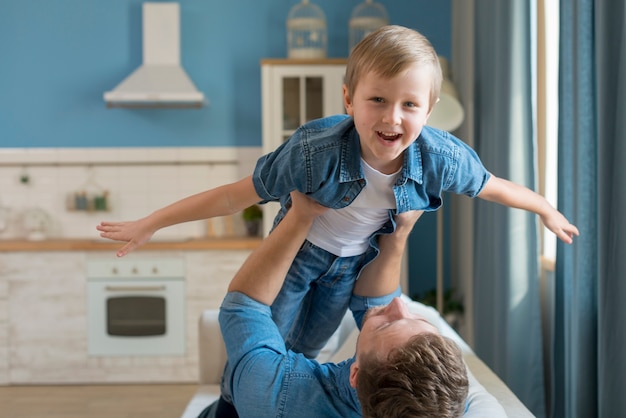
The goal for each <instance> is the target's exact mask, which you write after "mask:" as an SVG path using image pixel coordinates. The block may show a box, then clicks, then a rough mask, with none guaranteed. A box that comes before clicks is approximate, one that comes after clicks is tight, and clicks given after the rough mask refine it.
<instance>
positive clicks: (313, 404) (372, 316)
mask: <svg viewBox="0 0 626 418" xmlns="http://www.w3.org/2000/svg"><path fill="white" fill-rule="evenodd" d="M292 199H293V206H292V208H291V209H290V210H289V212H288V213H287V215H286V216H285V218H284V219H283V220H282V221H281V223H280V224H278V225H277V227H276V228H275V229H274V231H273V232H272V233H271V234H270V235H269V236H268V237H267V238H266V239H265V240H264V241H263V242H262V243H261V245H260V246H259V247H258V248H257V249H256V250H255V251H254V252H253V253H252V254H251V255H250V257H249V258H248V259H247V260H246V261H245V263H244V264H243V265H242V267H241V268H240V270H239V271H238V272H237V274H236V275H235V277H234V278H233V280H232V281H231V283H230V286H229V288H228V293H227V295H226V297H225V298H224V301H223V303H222V306H221V308H220V314H219V322H220V327H221V330H222V334H223V337H224V342H225V345H226V351H227V355H228V364H227V365H226V368H225V372H224V376H223V378H222V379H223V382H222V394H221V397H220V399H219V400H218V401H216V402H215V403H213V404H211V405H209V406H208V407H207V408H206V409H205V410H204V411H203V412H202V413H201V414H200V416H199V418H207V417H210V418H221V417H244V418H245V417H250V418H262V417H289V418H294V417H298V418H307V417H316V418H319V417H342V418H343V417H361V416H362V417H370V418H374V417H380V418H383V417H385V418H394V417H398V418H399V417H439V418H446V417H460V416H462V415H463V414H464V412H468V411H467V410H468V402H467V395H468V389H469V380H468V372H467V369H466V366H465V364H464V362H463V358H462V354H461V351H460V349H459V347H458V346H457V345H456V343H455V342H454V341H452V340H451V339H449V338H446V337H443V336H442V335H441V334H440V333H439V331H438V330H437V328H436V327H435V326H433V325H432V324H431V323H429V322H428V321H427V320H426V319H425V318H424V317H423V316H421V315H418V314H416V313H413V312H411V311H410V310H409V309H408V307H407V305H406V304H405V302H404V301H403V300H402V299H401V298H399V296H400V287H399V282H400V269H401V259H402V256H403V253H404V249H405V246H406V242H407V238H408V235H409V233H410V231H411V230H412V228H413V225H414V223H415V221H416V220H417V219H418V218H419V215H420V213H419V212H417V211H414V212H406V213H403V214H401V215H397V216H396V219H395V221H396V223H397V227H396V230H395V231H394V232H393V233H392V234H388V235H382V236H381V237H380V242H379V247H380V255H379V256H378V257H376V258H375V259H374V260H373V261H372V262H371V263H369V264H368V265H367V266H366V267H365V268H364V269H363V271H362V272H361V275H360V277H359V279H358V280H357V282H356V284H355V286H354V290H353V296H352V299H351V301H350V309H351V311H352V312H353V315H354V318H355V320H356V322H357V324H358V325H359V328H360V334H359V337H358V340H357V342H356V355H355V356H354V357H353V358H351V359H349V360H346V361H343V362H340V363H337V364H335V363H325V364H320V363H318V362H317V361H315V360H310V359H307V358H306V357H304V356H303V355H302V354H298V353H295V352H293V351H290V350H288V349H287V348H286V347H285V343H284V340H283V338H282V337H281V335H280V333H279V331H278V329H277V327H276V325H275V324H274V322H273V320H272V316H271V310H270V306H271V304H272V303H273V301H274V299H275V298H276V296H277V295H278V292H279V291H280V289H281V286H282V285H283V282H284V279H285V277H286V274H287V271H288V269H289V267H290V265H291V262H292V261H293V259H294V257H295V256H296V254H297V253H298V251H299V249H300V246H301V245H302V243H303V242H304V240H305V238H306V236H307V233H308V230H309V228H310V227H311V225H312V223H313V221H314V219H315V218H316V217H317V216H319V215H320V214H321V213H323V212H324V211H325V210H326V208H324V207H323V206H321V205H319V204H317V203H316V202H314V201H313V200H311V199H309V198H307V197H306V196H304V195H302V194H299V193H297V192H294V193H292ZM502 416H505V415H504V411H503V410H502Z"/></svg>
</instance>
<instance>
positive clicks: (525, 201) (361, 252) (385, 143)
mask: <svg viewBox="0 0 626 418" xmlns="http://www.w3.org/2000/svg"><path fill="white" fill-rule="evenodd" d="M441 80H442V74H441V68H440V66H439V60H438V57H437V54H436V52H435V51H434V49H433V48H432V46H431V44H430V43H429V42H428V40H427V39H426V38H425V37H424V36H422V35H421V34H419V33H418V32H416V31H414V30H412V29H407V28H404V27H400V26H385V27H383V28H380V29H379V30H377V31H375V32H373V33H372V34H370V35H369V36H367V37H366V38H365V39H363V40H362V41H361V42H360V43H359V44H358V45H357V46H356V47H355V48H354V50H353V51H352V53H351V54H350V57H349V59H348V64H347V68H346V77H345V84H344V87H343V96H344V104H345V108H346V111H347V115H337V116H332V117H328V118H324V119H320V120H316V121H312V122H309V123H307V124H305V125H303V126H301V127H300V128H299V129H298V130H297V131H296V132H295V133H294V134H293V136H292V137H291V138H290V139H289V140H288V141H287V142H285V143H284V144H283V145H281V146H280V147H278V148H277V149H276V150H275V151H274V152H272V153H269V154H267V155H265V156H263V157H261V158H260V159H259V161H258V162H257V165H256V168H255V170H254V174H253V175H252V176H249V177H246V178H244V179H242V180H240V181H238V182H235V183H232V184H228V185H224V186H220V187H217V188H215V189H212V190H208V191H205V192H203V193H199V194H196V195H193V196H190V197H187V198H185V199H183V200H180V201H178V202H176V203H174V204H172V205H169V206H166V207H165V208H162V209H160V210H157V211H156V212H154V213H152V214H151V215H149V216H147V217H145V218H142V219H139V220H137V221H134V222H121V223H116V222H102V223H101V224H100V225H99V226H98V227H97V229H98V230H99V231H101V234H100V235H101V236H102V237H105V238H110V239H114V240H120V241H127V244H126V245H124V246H123V247H122V248H121V249H120V250H119V252H118V256H123V255H125V254H127V253H128V252H130V251H132V250H133V249H135V248H136V247H138V246H140V245H142V244H144V243H145V242H147V241H148V240H149V239H150V237H151V236H152V235H153V234H154V233H155V232H156V231H157V230H158V229H160V228H163V227H166V226H170V225H174V224H177V223H181V222H187V221H192V220H199V219H206V218H211V217H215V216H224V215H229V214H232V213H235V212H238V211H241V210H243V209H244V208H246V207H248V206H250V205H251V204H253V203H257V202H266V201H270V200H279V201H280V203H281V209H280V211H279V213H278V214H277V216H276V219H275V225H276V224H277V223H278V222H280V221H281V220H282V218H283V217H284V216H285V214H286V212H287V211H288V209H289V207H290V197H289V193H290V192H292V191H293V190H298V191H300V192H302V193H305V194H307V195H308V196H309V197H311V198H313V199H314V200H316V201H317V202H319V203H321V204H322V205H324V206H326V207H329V208H331V209H332V210H328V211H327V212H325V213H324V214H323V215H322V216H320V217H318V218H317V219H316V220H315V222H314V224H313V227H312V228H311V230H310V232H309V234H308V237H307V241H306V242H305V243H304V245H303V246H302V249H301V251H300V253H299V254H298V256H297V257H296V259H295V260H294V262H293V264H292V267H291V269H290V273H289V275H288V277H287V279H286V280H285V283H284V285H283V288H282V290H281V292H280V294H279V296H278V297H277V298H276V300H275V302H274V303H273V304H272V316H273V319H274V321H275V322H276V324H277V326H278V327H279V329H280V332H281V334H282V335H283V337H284V338H285V342H286V344H287V348H288V349H291V350H293V351H295V352H301V353H304V354H305V355H306V356H308V357H315V356H316V355H317V353H318V352H319V350H320V349H321V348H322V347H323V346H324V344H325V342H326V341H327V340H328V338H329V337H330V336H331V335H332V333H333V331H334V330H335V329H336V328H337V326H338V324H339V322H340V321H341V318H342V317H343V314H344V312H345V311H346V309H347V307H348V302H349V299H350V296H351V294H352V289H353V286H354V283H355V281H356V280H357V278H358V276H359V274H360V271H361V269H362V268H363V266H364V265H365V264H367V263H369V262H370V261H371V260H372V259H373V258H374V257H376V255H377V254H378V238H377V237H378V235H380V234H386V233H390V232H392V231H393V230H394V228H395V223H394V214H395V213H403V212H407V211H409V210H420V211H433V210H436V209H437V208H439V206H441V203H442V201H441V192H442V191H448V192H453V193H457V194H464V195H467V196H470V197H475V196H478V197H480V198H481V199H486V200H489V201H493V202H497V203H500V204H503V205H506V206H509V207H514V208H519V209H524V210H528V211H531V212H534V213H536V214H537V215H539V216H540V217H541V220H542V221H543V223H544V225H545V226H546V227H547V228H549V229H550V230H551V231H552V232H554V233H555V234H556V235H557V236H558V237H559V238H560V239H561V240H563V241H564V242H566V243H571V242H572V237H573V235H578V229H577V228H576V227H575V226H574V225H572V224H570V223H569V221H568V220H567V219H566V218H565V217H564V216H563V215H562V214H561V213H560V212H558V211H557V210H556V209H554V208H553V207H552V206H551V205H550V204H549V203H548V202H547V201H546V200H545V199H544V198H543V197H542V196H540V195H539V194H537V193H535V192H533V191H531V190H530V189H528V188H526V187H523V186H520V185H517V184H514V183H512V182H510V181H507V180H504V179H500V178H498V177H496V176H494V175H492V174H490V173H489V172H488V171H487V170H486V169H485V167H484V166H483V165H482V163H481V162H480V159H479V158H478V156H477V155H476V153H475V152H474V151H473V150H472V149H471V148H469V147H468V146H467V145H466V144H464V143H463V142H462V141H460V140H459V139H457V138H455V137H453V136H451V135H450V134H449V133H447V132H443V131H440V130H437V129H434V128H431V127H428V126H425V124H426V122H427V120H428V117H429V115H430V113H431V112H432V109H433V106H434V105H435V103H436V102H437V100H438V97H439V90H440V86H441ZM303 278H306V279H307V280H303Z"/></svg>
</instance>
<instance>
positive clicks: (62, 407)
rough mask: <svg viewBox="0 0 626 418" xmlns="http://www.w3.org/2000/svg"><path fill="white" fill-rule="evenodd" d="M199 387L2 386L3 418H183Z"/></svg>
mask: <svg viewBox="0 0 626 418" xmlns="http://www.w3.org/2000/svg"><path fill="white" fill-rule="evenodd" d="M196 389H197V385H191V384H180V385H178V384H176V385H156V384H155V385H99V386H82V385H81V386H78V385H77V386H0V418H26V417H28V418H39V417H42V418H43V417H46V418H131V417H132V418H143V417H146V418H148V417H149V418H179V417H180V416H181V415H182V413H183V411H184V410H185V407H186V405H187V403H188V402H189V400H190V399H191V398H192V396H193V395H194V393H195V392H196Z"/></svg>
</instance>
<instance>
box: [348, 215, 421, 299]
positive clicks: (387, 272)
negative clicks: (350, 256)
mask: <svg viewBox="0 0 626 418" xmlns="http://www.w3.org/2000/svg"><path fill="white" fill-rule="evenodd" d="M423 213H424V211H417V210H414V211H409V212H404V213H401V214H398V215H396V217H395V221H396V230H395V231H394V232H393V233H392V234H383V235H381V236H380V237H379V241H378V246H379V249H380V253H379V254H378V257H376V258H375V259H374V260H372V262H371V263H369V264H368V265H367V266H365V268H363V271H362V272H361V275H360V276H359V279H358V280H357V281H356V283H355V285H354V290H353V293H354V294H355V295H358V296H364V297H377V296H385V295H389V294H391V293H393V292H395V291H396V289H398V286H399V285H400V271H401V269H402V256H403V255H404V249H405V248H406V243H407V239H408V238H409V234H410V233H411V231H412V230H413V226H414V225H415V222H417V220H418V219H419V217H420V216H422V214H423Z"/></svg>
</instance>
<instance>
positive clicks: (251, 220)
mask: <svg viewBox="0 0 626 418" xmlns="http://www.w3.org/2000/svg"><path fill="white" fill-rule="evenodd" d="M241 217H242V218H243V222H244V224H245V226H246V232H247V234H248V236H250V237H257V236H259V235H260V232H261V221H262V220H263V211H262V210H261V207H260V206H259V205H252V206H248V207H247V208H245V209H244V210H243V212H242V213H241Z"/></svg>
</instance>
